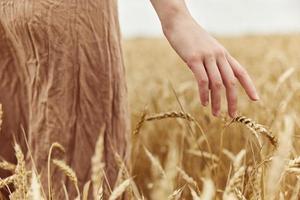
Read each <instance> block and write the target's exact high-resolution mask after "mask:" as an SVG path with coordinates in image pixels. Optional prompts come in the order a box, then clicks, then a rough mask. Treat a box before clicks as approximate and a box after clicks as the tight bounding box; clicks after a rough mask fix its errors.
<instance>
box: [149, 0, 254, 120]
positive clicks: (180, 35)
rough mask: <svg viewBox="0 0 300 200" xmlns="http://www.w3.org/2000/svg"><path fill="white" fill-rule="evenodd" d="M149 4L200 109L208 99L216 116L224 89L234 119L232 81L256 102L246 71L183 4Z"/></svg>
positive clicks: (173, 0) (180, 0)
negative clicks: (194, 86)
mask: <svg viewBox="0 0 300 200" xmlns="http://www.w3.org/2000/svg"><path fill="white" fill-rule="evenodd" d="M150 1H151V3H152V5H153V7H154V8H155V10H156V12H157V14H158V16H159V19H160V21H161V25H162V29H163V32H164V34H165V36H166V38H167V39H168V41H169V43H170V44H171V46H172V47H173V48H174V50H175V51H176V52H177V53H178V55H179V56H180V57H181V58H182V59H183V60H184V61H185V62H186V64H187V65H188V66H189V68H190V69H191V70H192V72H193V74H194V76H195V78H196V79H197V82H198V88H199V94H200V99H201V102H202V105H203V106H207V105H208V104H209V96H210V98H211V105H212V113H213V114H214V115H215V116H218V115H219V113H220V109H221V108H220V107H221V90H222V88H223V86H224V87H225V88H226V97H227V102H228V113H229V115H230V116H231V117H235V116H236V112H237V89H236V80H238V81H239V82H240V83H241V85H242V86H243V88H244V89H245V91H246V93H247V94H248V96H249V97H250V98H251V99H252V100H258V99H259V97H258V94H257V92H256V89H255V86H254V84H253V83H252V80H251V78H250V76H249V74H248V73H247V71H246V70H245V69H244V68H243V67H242V66H241V65H240V64H239V62H238V61H236V60H235V59H234V58H233V57H232V56H231V55H230V54H229V53H228V52H227V50H226V49H225V48H224V47H223V46H222V45H221V44H220V43H219V42H218V41H217V40H216V39H214V38H213V37H212V36H210V35H209V34H208V33H207V32H206V31H205V30H204V29H203V28H202V27H201V26H200V25H199V24H198V23H197V22H196V21H195V20H194V19H193V18H192V16H191V15H190V13H189V11H188V9H187V6H186V4H185V1H184V0H150ZM209 94H210V95H209Z"/></svg>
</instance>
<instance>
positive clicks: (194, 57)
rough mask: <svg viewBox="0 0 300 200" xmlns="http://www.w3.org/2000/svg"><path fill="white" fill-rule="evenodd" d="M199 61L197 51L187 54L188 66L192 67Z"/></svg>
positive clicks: (199, 57)
mask: <svg viewBox="0 0 300 200" xmlns="http://www.w3.org/2000/svg"><path fill="white" fill-rule="evenodd" d="M199 62H202V59H201V56H200V54H198V53H192V54H190V55H188V56H187V59H186V63H187V64H188V65H189V66H190V67H193V66H195V65H196V64H198V63H199Z"/></svg>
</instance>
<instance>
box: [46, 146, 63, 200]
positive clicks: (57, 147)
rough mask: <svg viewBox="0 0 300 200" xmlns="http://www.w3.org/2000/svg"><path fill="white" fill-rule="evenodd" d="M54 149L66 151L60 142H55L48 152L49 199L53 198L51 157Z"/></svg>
mask: <svg viewBox="0 0 300 200" xmlns="http://www.w3.org/2000/svg"><path fill="white" fill-rule="evenodd" d="M54 149H59V150H60V151H62V152H65V149H64V147H63V146H62V145H61V144H59V143H58V142H54V143H53V144H52V145H51V146H50V149H49V153H48V161H47V175H48V198H49V200H51V199H52V192H51V157H52V151H53V150H54Z"/></svg>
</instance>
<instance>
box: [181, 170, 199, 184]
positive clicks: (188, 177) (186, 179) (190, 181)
mask: <svg viewBox="0 0 300 200" xmlns="http://www.w3.org/2000/svg"><path fill="white" fill-rule="evenodd" d="M177 171H178V172H179V174H180V176H181V177H182V178H183V180H185V181H186V182H187V183H188V184H190V185H192V186H194V187H197V182H196V181H195V180H194V179H193V177H191V176H189V175H188V174H187V173H186V172H185V171H184V170H183V169H181V168H180V167H177Z"/></svg>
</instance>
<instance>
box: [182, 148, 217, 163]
mask: <svg viewBox="0 0 300 200" xmlns="http://www.w3.org/2000/svg"><path fill="white" fill-rule="evenodd" d="M187 152H188V153H189V154H192V155H194V156H198V157H201V158H207V159H210V160H212V161H215V162H219V161H220V159H219V157H218V156H216V155H215V154H212V153H208V152H205V151H199V150H198V151H197V150H188V151H187Z"/></svg>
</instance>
